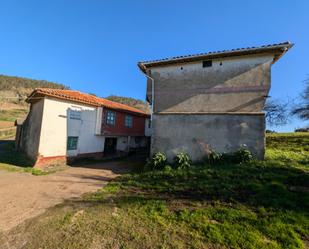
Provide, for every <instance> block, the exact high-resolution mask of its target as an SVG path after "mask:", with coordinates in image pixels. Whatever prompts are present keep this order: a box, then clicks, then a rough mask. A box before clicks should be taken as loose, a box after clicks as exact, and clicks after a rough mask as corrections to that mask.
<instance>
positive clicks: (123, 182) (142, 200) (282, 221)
mask: <svg viewBox="0 0 309 249" xmlns="http://www.w3.org/2000/svg"><path fill="white" fill-rule="evenodd" d="M308 146H309V135H308V134H292V135H291V134H288V135H285V134H281V135H278V134H276V135H271V136H268V137H267V152H266V160H265V161H253V162H249V163H245V164H234V165H231V164H228V165H227V164H222V165H216V166H210V165H207V164H201V165H195V166H193V167H191V168H190V169H189V170H166V171H157V172H146V173H138V174H129V175H124V176H121V177H119V178H117V179H116V180H115V181H113V182H111V183H110V184H109V185H108V186H107V187H105V188H104V189H102V190H100V191H98V192H96V193H94V194H88V195H86V196H85V197H84V198H83V199H77V200H71V201H67V202H66V203H64V204H62V205H59V206H57V207H55V208H53V209H51V210H49V211H48V212H47V213H46V214H44V215H42V216H41V217H38V218H36V219H33V220H31V221H29V222H28V223H27V224H26V225H24V226H22V227H19V228H18V229H16V230H15V231H14V232H12V235H14V234H18V233H22V234H23V236H22V238H21V237H18V238H19V239H17V240H16V241H15V243H21V244H23V243H25V241H26V243H25V244H24V247H23V248H72V249H73V248H74V249H79V248H143V249H144V248H246V249H247V248H305V245H306V243H307V246H308V241H309V234H308V231H309V217H308V210H309V193H308V191H309V175H308V172H309V171H308V169H309V168H308V165H309V148H308Z"/></svg>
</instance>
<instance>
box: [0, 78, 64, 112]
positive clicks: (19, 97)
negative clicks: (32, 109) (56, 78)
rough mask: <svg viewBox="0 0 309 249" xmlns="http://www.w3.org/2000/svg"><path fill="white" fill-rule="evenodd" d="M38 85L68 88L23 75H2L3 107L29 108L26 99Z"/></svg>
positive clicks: (1, 101) (0, 95) (0, 84)
mask: <svg viewBox="0 0 309 249" xmlns="http://www.w3.org/2000/svg"><path fill="white" fill-rule="evenodd" d="M38 87H48V88H60V89H68V87H67V86H65V85H63V84H58V83H54V82H49V81H46V80H33V79H28V78H23V77H15V76H6V75H0V91H1V94H0V104H1V109H2V110H7V109H20V108H21V109H24V108H27V104H26V103H25V102H24V100H25V99H26V98H27V96H28V95H29V94H30V93H31V92H32V91H33V89H34V88H38Z"/></svg>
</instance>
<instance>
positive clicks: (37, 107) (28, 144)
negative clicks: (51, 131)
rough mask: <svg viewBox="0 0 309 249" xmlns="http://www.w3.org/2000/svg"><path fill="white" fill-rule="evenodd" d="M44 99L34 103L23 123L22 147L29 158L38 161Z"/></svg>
mask: <svg viewBox="0 0 309 249" xmlns="http://www.w3.org/2000/svg"><path fill="white" fill-rule="evenodd" d="M43 108H44V99H42V100H40V101H38V102H36V103H34V104H32V105H31V107H30V112H29V114H28V116H27V118H26V120H25V122H24V123H23V126H22V134H21V137H20V139H21V141H20V146H21V148H20V149H22V150H23V151H24V152H25V153H26V154H27V156H28V157H29V158H31V159H32V160H33V161H35V160H36V157H37V153H38V150H39V143H40V134H41V125H42V116H43Z"/></svg>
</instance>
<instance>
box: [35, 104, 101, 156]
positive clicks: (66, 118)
mask: <svg viewBox="0 0 309 249" xmlns="http://www.w3.org/2000/svg"><path fill="white" fill-rule="evenodd" d="M70 110H75V111H80V112H81V119H80V120H76V119H70V115H69V113H70ZM96 117H97V108H95V107H92V106H87V105H82V104H77V103H72V102H68V101H63V100H59V99H57V100H56V99H52V98H45V104H44V113H43V120H42V132H41V140H40V147H39V153H40V155H41V156H43V157H51V156H77V155H78V154H84V153H96V152H103V150H104V137H103V136H96V135H95V133H96ZM68 136H78V137H79V139H78V145H77V150H69V151H67V137H68Z"/></svg>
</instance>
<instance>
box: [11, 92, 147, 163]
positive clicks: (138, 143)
mask: <svg viewBox="0 0 309 249" xmlns="http://www.w3.org/2000/svg"><path fill="white" fill-rule="evenodd" d="M27 101H28V102H29V103H30V104H31V106H30V112H29V114H28V117H27V118H26V120H25V121H24V123H23V125H22V126H20V127H19V128H18V132H17V134H18V137H16V144H17V145H18V148H19V149H21V150H23V151H25V152H26V154H27V155H28V157H30V158H31V159H32V160H33V161H34V163H35V165H36V166H42V165H45V164H48V163H50V162H51V163H53V162H56V161H66V160H75V159H78V158H82V157H94V158H101V157H109V156H119V155H123V154H127V153H129V152H130V151H132V150H142V149H145V148H147V146H148V141H149V139H148V137H147V136H146V135H149V124H148V122H149V115H148V114H147V113H144V112H142V111H140V110H138V109H135V108H132V107H129V106H126V105H123V104H119V103H115V102H112V101H109V100H106V99H102V98H97V97H95V96H91V95H88V94H83V93H80V92H77V91H71V90H55V89H44V88H42V89H36V90H35V91H34V92H33V93H32V94H31V95H30V96H29V97H28V99H27Z"/></svg>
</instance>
